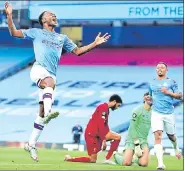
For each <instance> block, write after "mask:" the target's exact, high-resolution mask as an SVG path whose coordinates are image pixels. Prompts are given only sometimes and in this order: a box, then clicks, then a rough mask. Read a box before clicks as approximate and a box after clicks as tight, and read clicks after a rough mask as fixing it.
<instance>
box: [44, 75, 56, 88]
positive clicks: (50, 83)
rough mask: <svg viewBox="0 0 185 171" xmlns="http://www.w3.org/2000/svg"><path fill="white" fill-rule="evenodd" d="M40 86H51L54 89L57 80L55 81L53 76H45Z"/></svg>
mask: <svg viewBox="0 0 185 171" xmlns="http://www.w3.org/2000/svg"><path fill="white" fill-rule="evenodd" d="M40 87H42V88H46V87H51V88H53V89H54V88H55V82H54V80H53V78H51V77H47V78H45V79H43V80H42V81H41V83H40Z"/></svg>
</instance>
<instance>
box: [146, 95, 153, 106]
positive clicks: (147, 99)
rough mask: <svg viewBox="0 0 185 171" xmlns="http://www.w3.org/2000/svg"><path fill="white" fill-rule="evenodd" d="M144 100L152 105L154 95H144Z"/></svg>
mask: <svg viewBox="0 0 185 171" xmlns="http://www.w3.org/2000/svg"><path fill="white" fill-rule="evenodd" d="M144 101H145V103H147V104H148V105H149V106H152V97H151V96H150V95H147V96H144Z"/></svg>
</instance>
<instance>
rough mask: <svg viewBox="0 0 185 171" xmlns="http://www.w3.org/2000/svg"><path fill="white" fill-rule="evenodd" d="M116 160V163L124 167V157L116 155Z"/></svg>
mask: <svg viewBox="0 0 185 171" xmlns="http://www.w3.org/2000/svg"><path fill="white" fill-rule="evenodd" d="M114 159H115V162H116V163H117V164H119V165H121V166H122V165H123V156H121V155H119V154H115V155H114Z"/></svg>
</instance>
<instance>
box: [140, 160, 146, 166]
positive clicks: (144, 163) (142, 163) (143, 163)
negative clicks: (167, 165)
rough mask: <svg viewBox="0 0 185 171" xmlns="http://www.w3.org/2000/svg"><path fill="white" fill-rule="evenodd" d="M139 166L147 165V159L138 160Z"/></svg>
mask: <svg viewBox="0 0 185 171" xmlns="http://www.w3.org/2000/svg"><path fill="white" fill-rule="evenodd" d="M139 166H141V167H147V166H148V161H146V160H145V161H144V160H143V161H139Z"/></svg>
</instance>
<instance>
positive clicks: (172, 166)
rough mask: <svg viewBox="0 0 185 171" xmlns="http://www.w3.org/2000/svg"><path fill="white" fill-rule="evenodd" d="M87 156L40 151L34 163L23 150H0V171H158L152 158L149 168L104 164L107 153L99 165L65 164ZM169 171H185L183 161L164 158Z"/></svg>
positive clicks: (101, 156) (74, 152)
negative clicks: (69, 160)
mask: <svg viewBox="0 0 185 171" xmlns="http://www.w3.org/2000/svg"><path fill="white" fill-rule="evenodd" d="M66 154H69V155H71V156H86V152H79V151H65V150H54V149H39V150H38V155H39V162H34V161H33V160H32V159H31V158H30V155H29V153H28V152H25V151H24V149H21V148H3V147H1V148H0V170H156V166H157V159H156V157H155V156H151V157H150V163H149V166H148V167H139V166H127V167H125V166H119V165H106V164H102V162H103V161H104V157H105V153H100V154H99V155H98V161H97V163H71V162H65V161H64V156H65V155H66ZM113 160H114V159H113ZM164 162H165V165H166V167H167V168H166V169H167V170H183V159H181V160H178V159H176V158H175V157H172V156H164Z"/></svg>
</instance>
